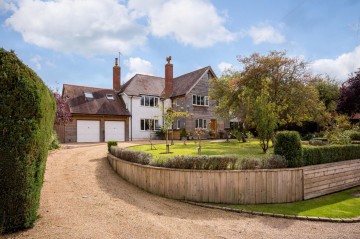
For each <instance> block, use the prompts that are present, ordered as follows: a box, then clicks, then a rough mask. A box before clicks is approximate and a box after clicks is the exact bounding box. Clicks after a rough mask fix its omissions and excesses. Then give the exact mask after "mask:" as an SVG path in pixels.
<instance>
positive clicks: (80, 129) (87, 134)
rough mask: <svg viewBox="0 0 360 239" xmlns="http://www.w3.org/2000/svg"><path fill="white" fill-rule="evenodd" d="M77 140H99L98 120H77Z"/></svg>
mask: <svg viewBox="0 0 360 239" xmlns="http://www.w3.org/2000/svg"><path fill="white" fill-rule="evenodd" d="M76 126H77V131H76V132H77V142H100V121H99V120H77V122H76Z"/></svg>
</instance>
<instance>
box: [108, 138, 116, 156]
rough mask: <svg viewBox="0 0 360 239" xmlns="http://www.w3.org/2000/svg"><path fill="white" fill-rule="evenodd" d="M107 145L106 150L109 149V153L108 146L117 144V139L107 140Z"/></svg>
mask: <svg viewBox="0 0 360 239" xmlns="http://www.w3.org/2000/svg"><path fill="white" fill-rule="evenodd" d="M107 146H108V151H109V153H110V148H111V146H117V141H115V140H110V141H108V142H107Z"/></svg>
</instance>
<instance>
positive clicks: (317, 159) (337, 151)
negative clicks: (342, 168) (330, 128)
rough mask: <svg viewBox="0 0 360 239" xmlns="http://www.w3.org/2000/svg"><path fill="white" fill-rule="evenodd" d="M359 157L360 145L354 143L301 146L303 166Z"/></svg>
mask: <svg viewBox="0 0 360 239" xmlns="http://www.w3.org/2000/svg"><path fill="white" fill-rule="evenodd" d="M359 158H360V145H355V144H350V145H329V146H323V147H311V148H303V164H304V166H306V165H316V164H322V163H332V162H338V161H344V160H351V159H359Z"/></svg>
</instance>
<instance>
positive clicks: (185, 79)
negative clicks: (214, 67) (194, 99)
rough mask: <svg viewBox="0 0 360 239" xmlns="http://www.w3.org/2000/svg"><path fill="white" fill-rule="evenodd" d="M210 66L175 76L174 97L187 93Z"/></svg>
mask: <svg viewBox="0 0 360 239" xmlns="http://www.w3.org/2000/svg"><path fill="white" fill-rule="evenodd" d="M208 69H210V66H207V67H204V68H201V69H199V70H196V71H193V72H190V73H187V74H185V75H181V76H178V77H176V78H174V86H173V94H172V97H175V96H180V95H185V94H186V93H187V92H188V91H189V90H190V89H191V87H193V86H194V84H195V83H196V82H197V81H198V80H199V78H200V77H201V76H202V75H203V74H204V73H205V72H206V71H207V70H208Z"/></svg>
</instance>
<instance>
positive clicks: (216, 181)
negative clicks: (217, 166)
mask: <svg viewBox="0 0 360 239" xmlns="http://www.w3.org/2000/svg"><path fill="white" fill-rule="evenodd" d="M214 189H215V190H214V201H215V203H220V202H221V173H219V172H214Z"/></svg>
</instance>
